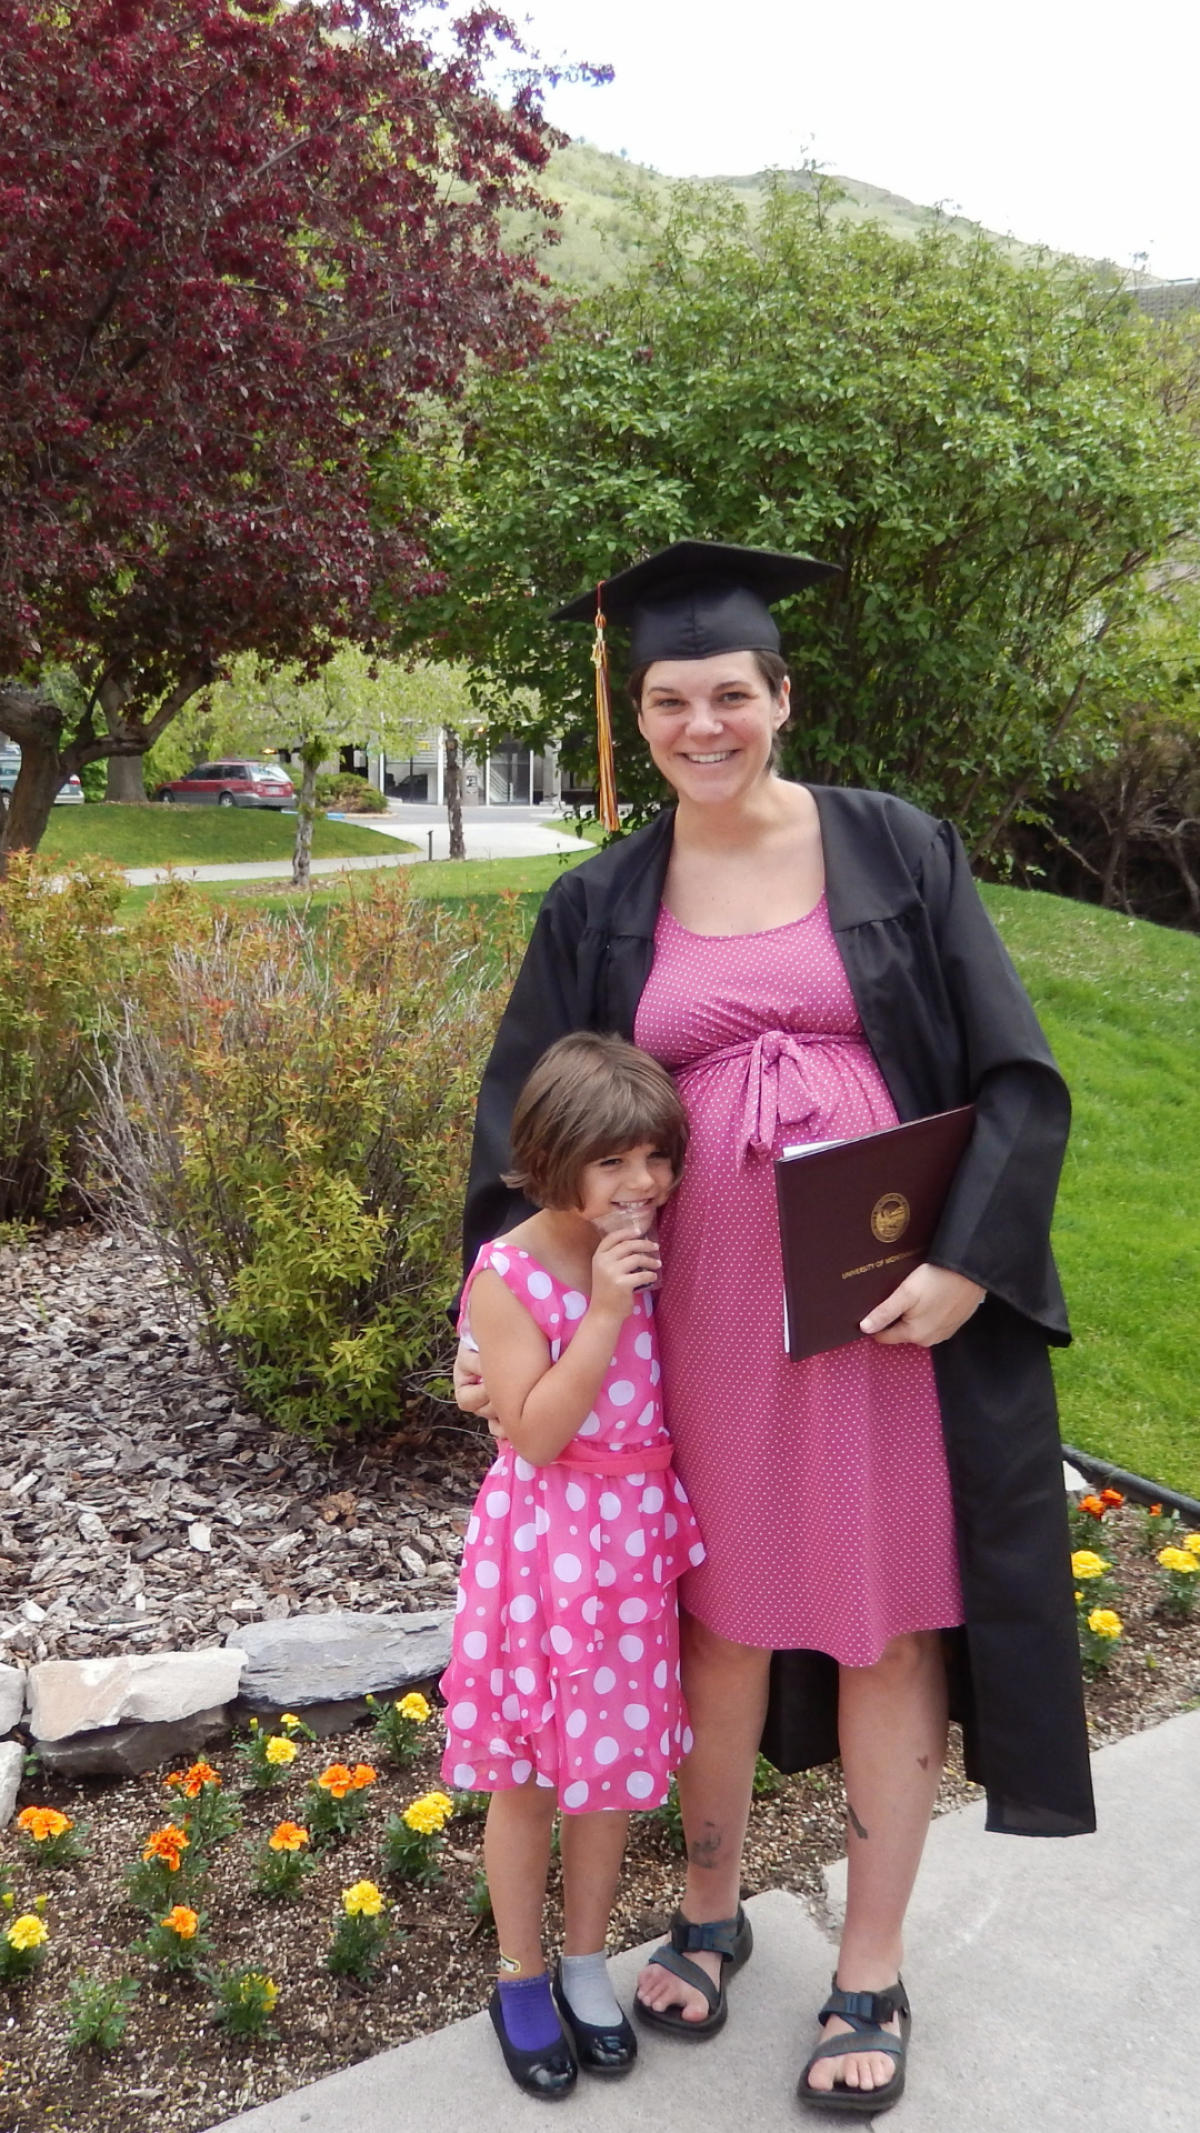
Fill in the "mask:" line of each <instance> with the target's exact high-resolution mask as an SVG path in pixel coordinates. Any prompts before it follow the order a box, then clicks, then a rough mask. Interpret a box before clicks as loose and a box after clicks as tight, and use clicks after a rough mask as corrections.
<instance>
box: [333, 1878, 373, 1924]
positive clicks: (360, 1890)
mask: <svg viewBox="0 0 1200 2133" xmlns="http://www.w3.org/2000/svg"><path fill="white" fill-rule="evenodd" d="M342 1909H343V1910H344V1911H345V1913H346V1916H347V1918H378V1916H379V1914H380V1912H381V1911H382V1909H383V1897H382V1895H381V1894H380V1891H379V1890H378V1889H377V1888H376V1886H375V1883H374V1882H373V1881H356V1882H355V1884H354V1887H353V1888H352V1889H343V1890H342Z"/></svg>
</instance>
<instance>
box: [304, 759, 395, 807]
mask: <svg viewBox="0 0 1200 2133" xmlns="http://www.w3.org/2000/svg"><path fill="white" fill-rule="evenodd" d="M317 804H318V806H320V807H333V808H336V809H337V810H338V812H339V813H341V814H347V815H386V813H387V811H388V804H387V801H386V800H385V799H384V797H383V794H382V793H381V792H380V791H379V790H378V789H377V787H375V786H374V785H372V783H371V780H370V778H361V777H360V776H359V774H358V772H357V771H356V770H335V771H322V772H321V773H320V775H319V776H318V778H317Z"/></svg>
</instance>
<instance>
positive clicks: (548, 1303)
mask: <svg viewBox="0 0 1200 2133" xmlns="http://www.w3.org/2000/svg"><path fill="white" fill-rule="evenodd" d="M484 1267H491V1269H492V1270H493V1272H494V1273H497V1274H499V1275H500V1277H501V1279H502V1280H503V1282H504V1283H505V1285H506V1287H507V1288H509V1289H511V1290H512V1292H513V1294H514V1296H516V1297H517V1298H518V1299H519V1301H520V1302H521V1303H522V1304H523V1305H524V1307H525V1309H526V1310H527V1311H528V1312H529V1313H530V1315H531V1317H532V1318H533V1319H534V1321H535V1322H536V1324H537V1325H538V1326H539V1327H540V1329H541V1331H542V1332H543V1333H544V1334H545V1336H546V1339H547V1341H548V1343H549V1346H550V1353H551V1357H552V1358H553V1360H554V1361H557V1360H558V1357H559V1355H560V1354H561V1352H562V1349H563V1348H564V1347H565V1346H566V1345H567V1343H568V1342H569V1341H570V1339H571V1337H572V1334H573V1333H574V1331H575V1328H576V1326H577V1325H578V1323H579V1321H580V1319H581V1318H582V1317H583V1314H584V1312H585V1311H586V1309H587V1298H586V1296H584V1295H583V1294H582V1293H581V1292H580V1291H579V1290H578V1289H564V1288H563V1286H562V1284H561V1283H560V1282H557V1281H556V1280H555V1279H554V1277H553V1275H551V1274H549V1273H547V1272H546V1269H545V1268H544V1267H541V1266H539V1265H538V1263H537V1261H536V1259H532V1258H531V1257H530V1255H529V1253H528V1252H525V1251H521V1250H519V1249H517V1248H515V1247H512V1246H509V1245H507V1244H506V1242H505V1239H504V1238H503V1237H501V1238H498V1239H497V1240H496V1241H495V1242H494V1243H492V1244H485V1245H484V1246H483V1249H482V1250H481V1252H480V1254H479V1257H478V1258H477V1260H476V1261H475V1265H474V1267H473V1268H472V1270H471V1275H470V1279H469V1280H468V1282H467V1285H466V1288H465V1289H464V1291H463V1301H462V1311H461V1314H460V1319H459V1325H460V1330H465V1329H466V1326H467V1311H468V1305H469V1302H470V1295H471V1287H472V1284H473V1282H474V1280H475V1277H476V1275H477V1274H478V1273H479V1272H480V1271H481V1269H482V1268H484ZM653 1308H654V1307H653V1300H652V1298H651V1297H650V1296H649V1295H648V1294H644V1295H642V1296H639V1297H638V1298H637V1299H636V1301H635V1303H634V1308H633V1310H632V1312H631V1313H630V1315H629V1317H628V1318H627V1319H626V1320H625V1323H624V1325H623V1326H622V1328H621V1332H620V1337H619V1339H618V1341H617V1349H616V1354H615V1355H614V1356H613V1359H612V1363H611V1365H610V1368H609V1372H608V1375H607V1377H606V1378H605V1380H604V1384H603V1386H602V1388H601V1391H600V1393H599V1395H598V1397H597V1400H596V1405H595V1407H594V1409H593V1411H592V1413H591V1414H590V1415H589V1416H588V1418H587V1420H586V1421H585V1422H584V1424H583V1426H582V1428H581V1429H580V1431H579V1434H578V1435H577V1436H576V1437H574V1438H573V1439H572V1441H571V1443H570V1444H569V1445H568V1446H567V1447H566V1450H565V1451H564V1452H563V1453H561V1454H560V1456H559V1458H558V1459H556V1460H555V1461H554V1462H553V1464H552V1465H549V1466H542V1467H537V1466H531V1465H530V1463H529V1461H528V1460H526V1459H522V1458H521V1457H520V1456H519V1455H518V1454H517V1453H516V1452H514V1451H513V1450H511V1448H510V1449H508V1450H506V1451H503V1452H502V1453H501V1454H500V1457H499V1458H498V1459H497V1460H496V1462H495V1464H494V1465H493V1466H492V1468H491V1469H490V1471H489V1473H488V1475H487V1478H486V1480H485V1481H484V1484H483V1487H482V1488H481V1490H480V1492H479V1496H478V1498H477V1500H476V1504H475V1509H474V1512H473V1514H472V1517H471V1521H470V1524H469V1525H468V1527H467V1535H466V1543H465V1546H464V1549H463V1561H462V1575H461V1577H460V1579H459V1587H458V1614H457V1617H456V1620H455V1625H454V1644H453V1650H452V1654H451V1659H450V1664H449V1666H448V1667H447V1669H446V1672H445V1673H444V1674H443V1676H442V1680H441V1690H442V1694H443V1696H444V1697H445V1699H446V1753H445V1756H444V1759H443V1762H442V1775H443V1777H444V1778H445V1779H446V1781H447V1783H449V1784H451V1785H453V1786H455V1787H457V1788H459V1789H461V1790H464V1791H475V1790H478V1791H481V1792H496V1791H499V1790H501V1789H502V1788H504V1787H505V1786H509V1785H523V1784H525V1783H527V1782H528V1780H529V1779H530V1778H531V1777H533V1778H535V1779H536V1782H537V1783H538V1784H539V1785H554V1786H557V1788H558V1795H559V1804H560V1805H561V1807H562V1808H563V1810H564V1811H565V1812H566V1813H567V1814H589V1813H592V1812H594V1810H595V1809H597V1808H604V1807H613V1808H629V1807H636V1808H645V1807H658V1806H661V1804H662V1802H663V1801H664V1800H665V1799H666V1797H667V1788H668V1783H669V1780H670V1776H671V1772H672V1771H673V1770H674V1769H676V1768H677V1766H678V1764H679V1760H680V1757H681V1756H682V1755H686V1753H687V1752H688V1749H689V1748H690V1746H691V1734H690V1732H689V1731H688V1727H687V1714H686V1711H685V1709H684V1704H683V1696H682V1692H681V1690H680V1686H679V1611H678V1607H677V1605H676V1597H675V1580H676V1579H677V1578H678V1577H679V1576H680V1574H681V1572H683V1571H684V1570H687V1569H689V1568H695V1567H697V1566H698V1565H699V1564H700V1563H701V1562H703V1560H704V1546H703V1543H702V1541H701V1539H700V1533H699V1529H698V1527H697V1525H696V1520H695V1517H694V1516H693V1513H692V1508H691V1505H690V1504H689V1502H688V1499H687V1496H686V1494H685V1492H684V1488H683V1484H682V1483H681V1482H680V1481H679V1480H677V1479H676V1476H675V1473H674V1470H673V1468H672V1465H671V1440H670V1438H669V1437H668V1436H667V1433H666V1430H665V1428H664V1427H663V1417H662V1399H661V1396H660V1392H659V1377H660V1370H659V1362H658V1352H657V1346H656V1342H655V1337H654V1327H653Z"/></svg>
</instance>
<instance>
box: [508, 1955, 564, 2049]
mask: <svg viewBox="0 0 1200 2133" xmlns="http://www.w3.org/2000/svg"><path fill="white" fill-rule="evenodd" d="M497 1982H498V1983H499V1986H500V2012H501V2014H502V2015H503V2017H504V2030H505V2035H506V2036H507V2038H508V2041H509V2043H510V2044H515V2045H516V2048H517V2050H518V2051H519V2052H541V2051H545V2050H546V2049H547V2047H548V2046H549V2045H551V2044H557V2042H558V2040H559V2038H560V2037H561V2035H562V2023H561V2022H560V2021H559V2019H558V2009H557V2008H556V2007H555V2005H554V2001H553V2000H552V1999H551V1997H550V1980H549V1978H548V1977H547V1976H546V1973H545V1971H544V1970H543V1972H542V1974H541V1976H540V1977H523V1978H513V1979H509V1978H503V1977H502V1978H500V1979H499V1980H498V1981H497Z"/></svg>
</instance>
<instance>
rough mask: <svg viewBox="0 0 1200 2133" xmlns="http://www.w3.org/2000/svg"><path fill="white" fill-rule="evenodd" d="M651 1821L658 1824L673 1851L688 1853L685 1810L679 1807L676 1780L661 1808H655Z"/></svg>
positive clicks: (671, 1783)
mask: <svg viewBox="0 0 1200 2133" xmlns="http://www.w3.org/2000/svg"><path fill="white" fill-rule="evenodd" d="M650 1820H651V1821H652V1822H657V1824H658V1826H659V1828H660V1829H661V1830H662V1832H663V1834H664V1836H665V1837H666V1840H667V1842H668V1844H669V1845H670V1847H671V1850H672V1851H674V1852H686V1850H687V1838H686V1837H685V1836H684V1833H683V1810H682V1808H681V1807H680V1805H679V1787H678V1785H677V1784H676V1782H675V1780H674V1778H672V1779H671V1782H670V1785H669V1787H668V1789H667V1797H666V1799H665V1800H664V1801H663V1803H662V1806H661V1807H656V1808H654V1810H653V1812H652V1813H651V1816H650Z"/></svg>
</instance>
